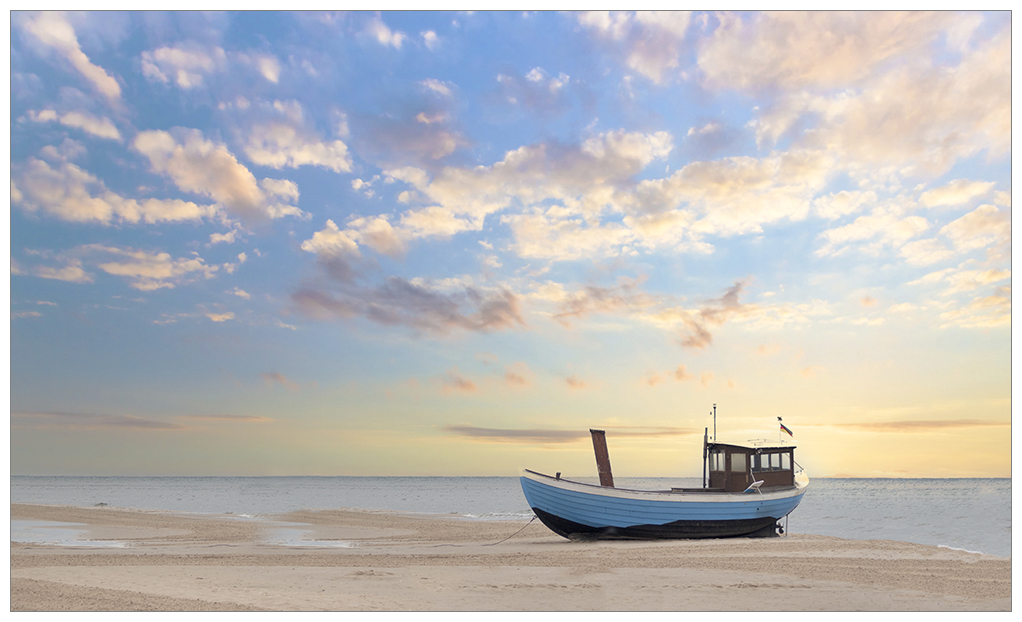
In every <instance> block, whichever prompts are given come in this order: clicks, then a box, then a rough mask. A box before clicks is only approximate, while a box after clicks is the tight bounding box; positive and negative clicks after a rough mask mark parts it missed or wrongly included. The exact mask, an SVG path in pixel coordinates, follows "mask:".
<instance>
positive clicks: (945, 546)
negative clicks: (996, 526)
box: [937, 544, 987, 555]
mask: <svg viewBox="0 0 1022 622" xmlns="http://www.w3.org/2000/svg"><path fill="white" fill-rule="evenodd" d="M937 548H938V549H950V550H952V551H961V552H963V553H973V554H975V555H987V553H984V552H983V551H970V550H969V549H962V548H958V547H957V546H948V545H946V544H938V545H937Z"/></svg>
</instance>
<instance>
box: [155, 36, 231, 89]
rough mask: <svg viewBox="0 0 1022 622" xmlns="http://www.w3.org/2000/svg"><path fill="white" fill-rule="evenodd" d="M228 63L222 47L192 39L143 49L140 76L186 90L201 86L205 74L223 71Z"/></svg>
mask: <svg viewBox="0 0 1022 622" xmlns="http://www.w3.org/2000/svg"><path fill="white" fill-rule="evenodd" d="M227 64H228V63H227V53H226V52H224V49H223V48H221V47H206V46H203V45H200V44H198V43H195V42H185V43H182V44H180V45H179V46H178V47H161V48H157V49H155V50H152V51H145V52H142V75H144V76H145V77H147V78H149V79H151V80H155V81H158V82H162V83H164V84H169V83H171V82H173V83H174V84H176V85H177V86H178V87H180V88H182V89H185V90H189V89H193V88H197V87H200V86H202V85H203V82H204V78H205V77H206V76H209V75H211V74H213V73H219V72H224V71H226V70H227Z"/></svg>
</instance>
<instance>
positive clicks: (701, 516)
mask: <svg viewBox="0 0 1022 622" xmlns="http://www.w3.org/2000/svg"><path fill="white" fill-rule="evenodd" d="M521 483H522V491H523V492H524V493H525V498H526V499H527V500H528V502H529V506H530V507H531V508H532V510H533V512H535V513H536V516H537V517H538V518H539V519H540V520H541V521H542V522H543V524H545V525H546V526H547V527H548V528H550V530H551V531H553V532H554V533H556V534H558V535H561V536H563V537H565V538H577V537H590V538H630V539H643V540H646V539H678V538H727V537H736V536H769V535H774V531H775V526H776V524H777V521H778V520H780V519H781V518H783V517H784V516H787V515H788V514H789V513H790V512H791V511H792V510H794V509H795V507H796V506H798V504H799V502H800V501H801V500H802V496H803V495H804V494H805V490H806V483H805V482H804V483H802V484H801V485H799V486H796V487H793V488H786V489H784V490H778V491H768V492H766V493H763V494H760V493H758V492H751V493H745V494H743V493H722V492H702V491H700V492H671V491H638V490H623V489H619V488H605V487H601V486H594V485H592V484H583V483H580V482H572V481H569V480H562V479H557V478H553V477H550V476H548V475H542V474H539V473H534V472H532V471H524V472H523V473H522V476H521Z"/></svg>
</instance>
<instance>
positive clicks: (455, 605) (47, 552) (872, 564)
mask: <svg viewBox="0 0 1022 622" xmlns="http://www.w3.org/2000/svg"><path fill="white" fill-rule="evenodd" d="M11 519H12V520H28V521H57V522H61V523H75V524H78V525H83V526H84V527H82V528H83V529H84V530H85V532H86V535H83V536H82V537H83V538H84V537H87V538H89V539H90V540H96V541H123V542H125V543H126V544H127V545H128V546H124V547H112V546H89V545H87V544H85V545H82V546H68V545H46V544H30V543H20V542H11V609H12V610H14V611H58V610H67V611H86V610H95V611H119V610H165V611H185V610H188V611H204V610H205V611H242V610H246V611H247V610H272V611H313V610H335V611H375V610H383V611H483V610H492V611H555V610H556V611H718V610H719V611H725V610H732V611H860V610H865V611H1010V610H1011V559H1010V558H1006V557H998V556H994V555H986V554H981V553H970V552H966V551H960V550H956V549H952V548H949V547H942V546H929V545H919V544H912V543H907V542H896V541H890V540H845V539H841V538H835V537H830V536H811V535H800V534H794V535H789V536H786V537H782V538H768V539H748V538H734V539H716V540H666V541H625V540H618V541H610V540H604V541H590V542H575V541H569V540H565V539H564V538H561V537H559V536H557V535H555V534H553V533H552V532H550V531H549V530H548V529H547V528H546V527H544V526H543V525H542V524H541V523H539V521H535V522H532V523H530V524H527V522H526V521H525V520H520V521H517V520H516V521H501V520H477V519H476V520H473V519H469V520H466V519H464V518H461V517H453V516H442V515H425V514H418V515H415V514H411V513H401V512H385V511H368V510H340V509H339V510H317V511H308V510H304V511H297V512H290V513H287V514H283V515H278V516H266V517H262V516H261V517H259V518H257V519H251V520H249V519H244V518H240V517H238V516H235V515H202V516H199V515H195V514H185V513H173V512H155V511H151V510H129V509H120V508H110V507H93V508H81V507H69V506H51V505H38V504H11ZM275 529H276V530H278V531H277V532H274V530H275ZM287 530H292V531H290V532H289V531H287ZM516 532H517V533H516ZM274 533H276V534H277V535H278V536H280V534H285V535H286V536H288V537H278V538H277V541H276V542H274V539H273V538H274V537H275V536H274ZM509 536H511V537H509Z"/></svg>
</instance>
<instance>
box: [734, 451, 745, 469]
mask: <svg viewBox="0 0 1022 622" xmlns="http://www.w3.org/2000/svg"><path fill="white" fill-rule="evenodd" d="M731 472H732V473H744V472H745V454H740V453H733V454H731Z"/></svg>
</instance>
